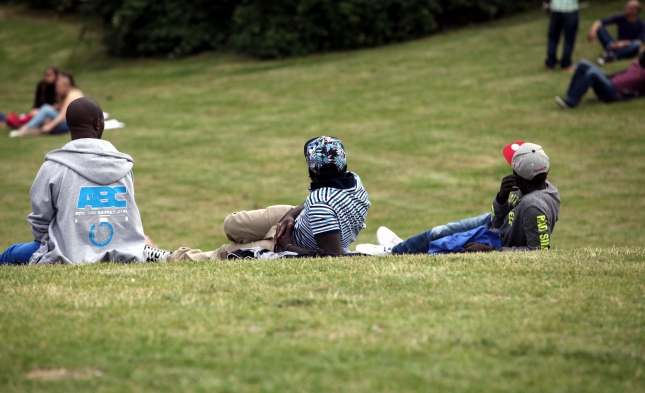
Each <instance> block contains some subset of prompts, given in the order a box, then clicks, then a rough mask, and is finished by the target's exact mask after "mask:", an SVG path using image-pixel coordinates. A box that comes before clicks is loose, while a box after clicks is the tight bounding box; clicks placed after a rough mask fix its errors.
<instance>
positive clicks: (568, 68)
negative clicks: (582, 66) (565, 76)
mask: <svg viewBox="0 0 645 393" xmlns="http://www.w3.org/2000/svg"><path fill="white" fill-rule="evenodd" d="M575 70H576V67H574V66H569V67H564V68H563V69H562V71H563V72H568V73H572V72H573V71H575Z"/></svg>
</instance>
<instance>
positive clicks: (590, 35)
mask: <svg viewBox="0 0 645 393" xmlns="http://www.w3.org/2000/svg"><path fill="white" fill-rule="evenodd" d="M601 27H602V22H601V21H600V20H597V21H595V22H594V23H593V25H591V29H589V33H588V34H587V39H588V40H589V42H593V41H594V40H595V39H596V37H598V29H600V28H601Z"/></svg>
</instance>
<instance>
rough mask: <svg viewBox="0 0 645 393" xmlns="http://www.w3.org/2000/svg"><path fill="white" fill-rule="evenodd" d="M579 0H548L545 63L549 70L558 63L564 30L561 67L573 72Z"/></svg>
mask: <svg viewBox="0 0 645 393" xmlns="http://www.w3.org/2000/svg"><path fill="white" fill-rule="evenodd" d="M578 8H579V5H578V0H546V1H545V2H544V11H545V12H546V14H547V15H549V16H550V19H551V21H550V23H549V32H548V45H547V52H546V53H547V54H546V61H545V65H546V68H547V70H553V69H554V68H555V65H556V64H557V63H558V54H557V52H558V42H559V41H560V35H562V32H563V31H564V48H563V49H562V59H561V60H560V62H559V63H560V68H561V69H562V70H563V71H567V72H572V71H573V62H572V60H571V55H573V48H574V46H575V44H576V35H577V34H578Z"/></svg>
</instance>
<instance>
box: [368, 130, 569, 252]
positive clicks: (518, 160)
mask: <svg viewBox="0 0 645 393" xmlns="http://www.w3.org/2000/svg"><path fill="white" fill-rule="evenodd" d="M503 153H504V157H505V158H506V160H507V161H508V163H509V164H510V165H511V167H512V168H513V174H511V175H508V176H506V177H504V179H503V180H502V184H501V186H500V190H499V192H498V193H497V195H496V196H495V198H494V199H493V208H492V213H484V214H482V215H480V216H477V217H473V218H467V219H464V220H460V221H457V222H453V223H450V224H446V225H440V226H436V227H434V228H432V229H430V230H427V231H425V232H422V233H420V234H418V235H416V236H413V237H411V238H409V239H408V240H405V241H403V240H402V239H401V238H399V237H398V236H396V234H395V233H394V232H392V231H391V230H389V229H388V228H386V227H380V228H379V229H378V231H377V232H376V238H377V242H378V245H375V244H359V245H358V246H356V251H359V252H362V253H364V254H370V255H387V254H427V253H428V251H429V249H430V243H431V242H432V241H434V240H438V239H441V238H444V237H446V236H451V235H455V234H458V233H463V232H467V231H470V230H472V229H475V228H478V227H480V226H485V227H487V228H490V229H491V230H492V231H495V232H498V233H499V236H500V237H501V240H502V244H503V247H502V248H494V247H492V246H489V245H485V244H481V243H466V244H465V245H464V246H463V248H464V250H463V251H464V252H479V251H528V250H545V249H549V248H551V234H552V232H553V228H554V227H555V223H556V222H557V221H558V214H559V212H560V196H559V194H558V189H557V188H555V186H553V184H551V183H550V182H549V181H548V180H547V175H548V173H549V169H550V165H549V157H548V156H547V155H546V154H545V153H544V150H542V147H541V146H539V145H536V144H534V143H525V142H514V143H511V144H509V145H508V146H506V147H505V148H504V150H503Z"/></svg>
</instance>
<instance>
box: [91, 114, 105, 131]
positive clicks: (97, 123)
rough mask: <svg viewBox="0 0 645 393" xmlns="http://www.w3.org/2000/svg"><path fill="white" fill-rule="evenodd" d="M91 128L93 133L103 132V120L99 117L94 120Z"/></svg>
mask: <svg viewBox="0 0 645 393" xmlns="http://www.w3.org/2000/svg"><path fill="white" fill-rule="evenodd" d="M92 128H93V129H94V131H96V132H101V131H103V128H105V122H104V121H103V118H102V117H99V118H97V119H95V120H94V121H93V122H92Z"/></svg>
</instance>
